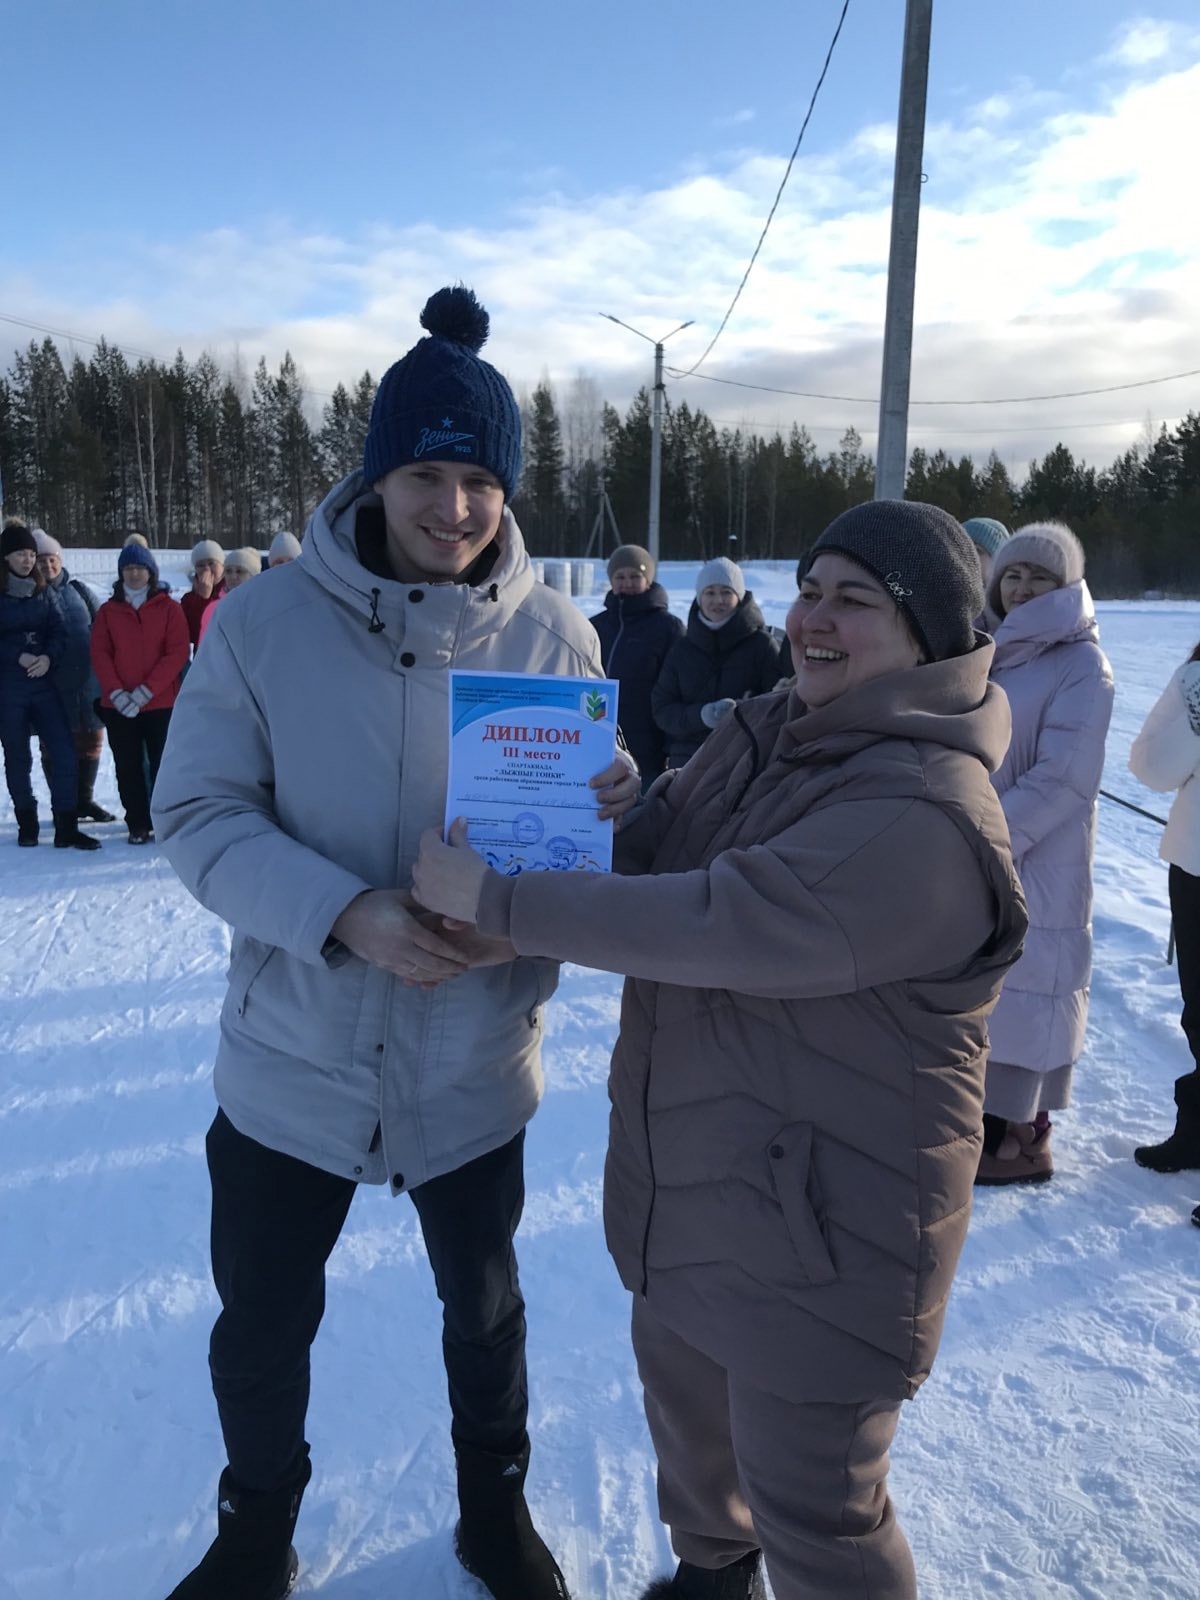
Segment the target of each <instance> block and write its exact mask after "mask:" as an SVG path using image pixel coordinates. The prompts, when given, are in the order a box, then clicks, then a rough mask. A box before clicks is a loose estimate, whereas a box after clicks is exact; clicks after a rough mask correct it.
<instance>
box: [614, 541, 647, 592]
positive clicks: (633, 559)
mask: <svg viewBox="0 0 1200 1600" xmlns="http://www.w3.org/2000/svg"><path fill="white" fill-rule="evenodd" d="M622 567H636V568H637V570H638V571H639V572H641V573H644V574H645V577H646V582H647V583H653V582H654V573H655V571H656V567H655V562H654V557H653V556H652V555H651V554H650V552H649V550H643V549H642V547H641V545H640V544H621V545H618V546H617V548H616V549H615V550H614V551H613V553H612V555H610V556H609V558H608V581H609V583H611V582H612V580H613V574H614V573H616V572H619V571H620V570H621V568H622Z"/></svg>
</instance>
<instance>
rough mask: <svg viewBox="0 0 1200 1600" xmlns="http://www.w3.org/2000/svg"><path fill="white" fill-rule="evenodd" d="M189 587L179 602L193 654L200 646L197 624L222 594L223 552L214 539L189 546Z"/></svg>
mask: <svg viewBox="0 0 1200 1600" xmlns="http://www.w3.org/2000/svg"><path fill="white" fill-rule="evenodd" d="M191 579H192V587H191V588H190V589H189V590H188V592H187V594H185V595H184V596H183V598H182V599H181V600H180V602H179V603H180V605H181V606H182V607H183V614H184V616H185V617H186V618H187V625H188V638H189V639H190V640H191V644H192V650H193V651H195V649H196V646H197V645H198V644H199V643H200V624H201V623H202V622H203V621H204V614H205V612H206V611H207V610H208V609H209V607H210V606H213V605H215V604H216V603H217V601H218V600H219V599H220V598H221V596H222V595H223V594H224V593H225V552H224V550H222V548H221V546H220V545H219V544H218V543H217V541H216V540H215V539H201V540H200V541H199V543H198V544H194V545H193V546H192V559H191Z"/></svg>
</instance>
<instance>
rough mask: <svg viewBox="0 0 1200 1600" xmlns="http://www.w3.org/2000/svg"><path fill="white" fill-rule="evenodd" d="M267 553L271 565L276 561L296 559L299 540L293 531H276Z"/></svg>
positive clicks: (298, 555) (297, 557)
mask: <svg viewBox="0 0 1200 1600" xmlns="http://www.w3.org/2000/svg"><path fill="white" fill-rule="evenodd" d="M267 554H268V556H269V557H270V561H271V565H272V566H274V565H275V563H276V562H277V561H297V560H298V559H299V557H300V541H299V539H297V537H296V535H295V534H294V533H287V532H284V533H277V534H276V535H275V537H274V538H273V539H272V540H271V548H270V550H269V551H268V552H267Z"/></svg>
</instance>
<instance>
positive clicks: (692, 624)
mask: <svg viewBox="0 0 1200 1600" xmlns="http://www.w3.org/2000/svg"><path fill="white" fill-rule="evenodd" d="M785 665H786V664H785V663H782V662H781V661H780V655H779V646H778V644H777V643H776V642H775V640H774V639H773V638H772V637H771V633H770V631H769V629H768V628H767V625H766V623H765V622H764V621H763V614H762V612H761V611H760V610H759V609H758V604H757V602H756V601H755V599H754V596H753V594H752V593H751V592H750V590H749V589H747V587H746V580H745V578H744V577H743V576H742V569H741V568H740V567H739V566H738V564H737V562H736V561H730V560H729V558H728V557H727V556H718V557H717V558H716V560H715V561H706V562H705V564H704V565H703V566H702V567H701V568H700V573H699V576H698V577H697V579H696V598H695V600H693V602H692V609H691V611H690V613H689V615H688V622H687V632H686V634H685V635H684V637H683V638H682V639H677V640H676V642H675V643H674V644H673V645H672V646H671V649H670V652H669V653H668V655H667V659H666V660H665V661H664V662H663V668H662V671H661V672H660V673H659V676H658V682H657V683H656V684H655V686H654V693H653V695H652V696H651V705H652V707H653V710H654V720H655V722H657V723H658V726H659V727H660V728H661V729H662V731H663V733H664V734H665V735H666V742H667V766H668V767H682V766H684V765H685V764H686V763H687V762H688V761H690V760H691V758H692V757H693V756H694V755H695V754H696V751H697V750H699V748H700V746H701V745H702V744H703V743H704V741H705V739H707V738H708V736H709V734H710V733H711V732H712V730H713V729H714V728H715V727H716V726H717V723H718V722H720V721H721V720H722V718H723V717H726V716H728V714H729V713H730V712H731V711H732V710H733V708H734V706H735V705H736V704H737V702H738V701H739V700H746V699H748V698H749V697H750V696H751V695H756V694H769V693H770V691H771V690H772V689H774V687H775V685H776V684H777V683H778V682H779V680H780V678H782V677H783V676H784V668H785Z"/></svg>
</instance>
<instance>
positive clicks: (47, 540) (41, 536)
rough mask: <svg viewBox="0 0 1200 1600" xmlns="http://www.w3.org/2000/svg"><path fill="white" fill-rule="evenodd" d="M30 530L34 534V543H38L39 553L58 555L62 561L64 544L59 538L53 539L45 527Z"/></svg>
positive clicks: (42, 554) (41, 554)
mask: <svg viewBox="0 0 1200 1600" xmlns="http://www.w3.org/2000/svg"><path fill="white" fill-rule="evenodd" d="M29 531H30V533H31V534H32V535H33V542H34V544H36V545H37V553H38V555H40V556H57V557H58V559H59V560H60V561H61V560H62V545H60V544H59V542H58V540H57V539H52V538H51V537H50V535H49V534H48V533H47V532H46V530H45V528H30V530H29Z"/></svg>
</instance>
